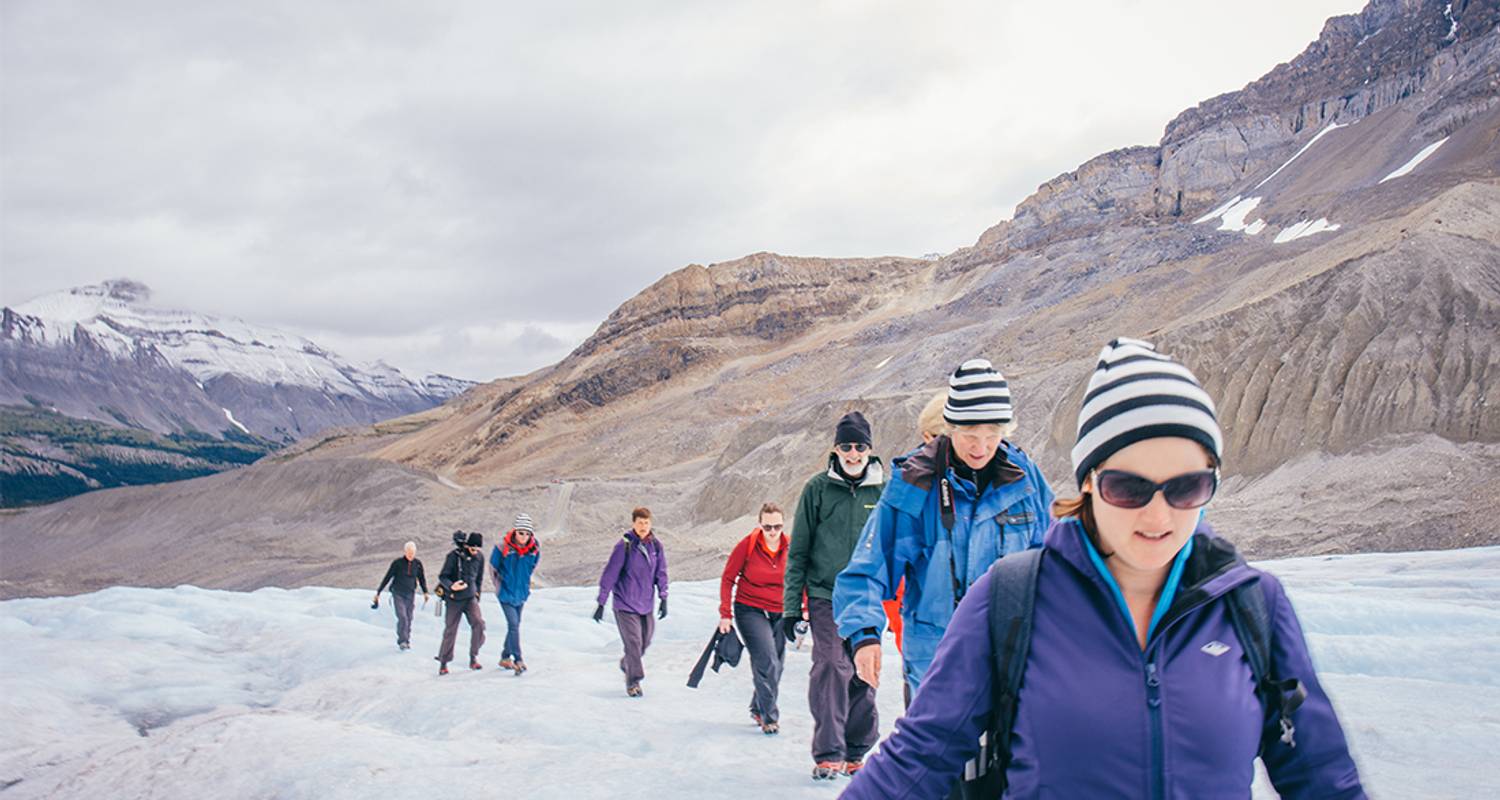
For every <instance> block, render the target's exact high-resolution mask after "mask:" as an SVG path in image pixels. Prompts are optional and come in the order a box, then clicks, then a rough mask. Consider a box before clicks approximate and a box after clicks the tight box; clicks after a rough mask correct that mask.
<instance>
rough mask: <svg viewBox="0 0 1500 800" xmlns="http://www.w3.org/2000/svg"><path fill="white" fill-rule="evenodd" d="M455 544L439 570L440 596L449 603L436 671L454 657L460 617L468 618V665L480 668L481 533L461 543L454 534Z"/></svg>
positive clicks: (443, 672) (445, 668)
mask: <svg viewBox="0 0 1500 800" xmlns="http://www.w3.org/2000/svg"><path fill="white" fill-rule="evenodd" d="M453 541H454V543H455V545H456V546H455V547H454V548H453V552H451V553H449V554H448V558H447V560H445V561H444V562H443V571H442V572H440V573H438V585H439V586H441V587H443V599H444V600H445V601H446V602H447V603H448V606H447V608H446V609H445V614H444V615H443V645H442V647H441V648H440V649H439V650H438V654H437V662H438V674H439V675H447V674H448V662H449V661H452V660H453V643H454V640H455V639H457V638H458V620H459V617H467V618H468V620H469V669H483V667H481V666H480V665H479V648H481V647H483V646H484V615H483V614H481V613H480V610H479V597H480V592H481V590H482V588H483V584H484V560H483V559H481V558H480V557H479V551H480V549H481V548H483V547H484V536H483V535H482V534H478V533H471V534H469V535H468V536H467V537H465V539H464V541H463V544H457V543H458V541H459V539H458V535H457V534H455V535H454V537H453Z"/></svg>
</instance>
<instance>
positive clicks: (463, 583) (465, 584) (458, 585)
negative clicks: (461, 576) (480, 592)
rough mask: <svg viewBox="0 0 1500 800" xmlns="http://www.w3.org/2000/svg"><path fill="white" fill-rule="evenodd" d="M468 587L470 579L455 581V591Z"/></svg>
mask: <svg viewBox="0 0 1500 800" xmlns="http://www.w3.org/2000/svg"><path fill="white" fill-rule="evenodd" d="M467 588H469V583H468V581H454V582H453V591H455V592H461V591H463V590H465V589H467Z"/></svg>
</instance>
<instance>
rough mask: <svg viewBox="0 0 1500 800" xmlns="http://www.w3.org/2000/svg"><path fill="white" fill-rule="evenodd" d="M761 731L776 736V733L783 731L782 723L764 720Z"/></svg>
mask: <svg viewBox="0 0 1500 800" xmlns="http://www.w3.org/2000/svg"><path fill="white" fill-rule="evenodd" d="M760 732H761V733H764V734H765V735H767V736H775V735H776V734H778V733H781V725H779V724H777V723H775V722H763V723H761V726H760Z"/></svg>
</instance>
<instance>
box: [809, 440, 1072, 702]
mask: <svg viewBox="0 0 1500 800" xmlns="http://www.w3.org/2000/svg"><path fill="white" fill-rule="evenodd" d="M947 446H948V440H947V437H939V438H938V439H935V440H933V441H932V442H930V443H928V444H927V445H926V446H924V447H922V448H921V449H919V450H916V451H914V452H912V453H910V454H908V455H907V456H904V457H902V458H899V459H896V461H895V462H894V464H893V465H892V467H893V469H892V475H891V481H890V483H888V484H887V485H886V488H885V491H884V492H883V493H882V494H881V496H880V502H879V504H877V505H876V507H875V510H874V511H873V512H871V514H870V518H869V520H867V521H866V522H865V527H864V531H863V532H862V533H861V534H860V539H859V544H858V545H857V546H856V547H855V548H854V555H853V556H852V557H851V558H850V559H849V565H848V566H847V567H845V568H844V571H843V572H842V573H840V574H839V576H838V579H837V581H835V583H834V589H833V608H834V613H835V616H836V618H837V621H838V626H839V636H841V637H843V638H844V639H847V640H850V641H851V643H852V644H854V645H855V646H858V645H859V643H860V642H861V641H864V640H867V639H869V638H871V637H874V638H877V639H878V638H879V636H880V632H881V631H882V630H883V629H884V627H885V610H884V609H883V608H882V607H881V605H880V601H881V600H889V599H891V598H893V597H895V596H896V586H897V585H898V584H900V582H901V579H902V577H903V576H904V577H905V578H906V594H905V597H904V599H903V600H902V603H901V619H902V624H903V627H902V636H901V638H902V656H903V660H904V662H905V669H906V680H907V683H909V684H910V685H911V687H912V690H913V691H915V690H916V689H917V688H918V686H919V685H920V684H921V681H922V676H923V674H924V673H926V672H927V665H928V664H929V663H931V661H932V657H933V653H935V652H936V651H937V646H938V641H939V640H940V639H942V637H943V631H944V630H946V629H947V628H948V621H949V619H951V618H952V617H953V608H954V606H955V605H957V601H956V598H955V597H954V584H955V578H956V579H957V582H958V584H959V586H961V587H963V589H965V590H966V589H967V588H968V587H969V586H971V585H972V584H973V583H974V582H975V581H977V580H979V578H980V577H981V576H983V575H984V574H985V572H986V571H988V570H989V568H990V565H991V564H993V563H995V561H996V560H998V559H999V558H1000V557H1001V556H1004V555H1005V554H1007V553H1014V552H1018V551H1021V550H1025V549H1027V548H1031V547H1041V545H1042V536H1043V534H1045V533H1046V531H1047V526H1048V525H1049V524H1051V522H1052V512H1051V507H1052V489H1051V488H1049V487H1048V486H1047V481H1046V480H1045V479H1043V478H1042V473H1041V471H1040V470H1038V469H1037V468H1036V465H1035V464H1033V463H1032V461H1031V459H1030V458H1028V457H1027V455H1026V454H1025V453H1024V452H1022V451H1021V450H1020V448H1017V447H1015V446H1014V445H1012V444H1010V443H1009V442H1005V443H1002V444H1001V447H1002V448H1003V449H1004V452H1005V457H1006V459H1007V460H1008V461H1009V462H1010V463H1011V464H1012V465H1013V466H1014V467H1016V468H1017V469H1019V470H1020V473H1021V477H1020V479H1019V480H1016V481H1014V482H1011V483H1006V484H1002V485H999V486H989V487H986V488H985V492H984V495H983V496H982V497H980V498H979V499H978V500H977V501H976V500H975V498H974V484H972V483H970V482H969V481H967V480H964V479H962V478H959V477H958V476H957V475H955V474H954V472H953V469H952V467H951V466H950V467H949V468H948V478H949V482H950V485H951V486H952V487H953V506H954V525H953V532H952V534H951V535H950V534H949V532H948V530H947V528H946V527H944V525H943V521H942V517H941V513H940V511H939V503H938V493H939V491H940V489H939V487H940V483H941V482H940V481H938V480H936V479H935V472H936V464H937V463H938V461H939V456H938V454H939V448H942V447H947ZM952 458H955V459H956V458H957V456H956V455H955V456H953V457H952Z"/></svg>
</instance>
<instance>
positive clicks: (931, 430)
mask: <svg viewBox="0 0 1500 800" xmlns="http://www.w3.org/2000/svg"><path fill="white" fill-rule="evenodd" d="M947 402H948V392H947V391H946V390H944V391H941V392H938V393H937V394H935V395H933V396H932V399H931V400H928V401H927V405H925V406H922V413H920V414H918V415H917V433H919V434H921V435H922V436H941V435H943V434H944V433H946V432H947V430H948V423H947V422H945V421H944V420H943V406H944V405H945V404H946V403H947Z"/></svg>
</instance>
